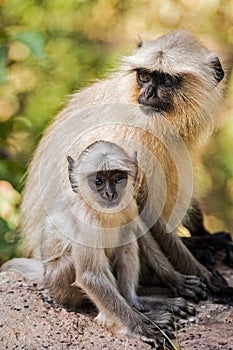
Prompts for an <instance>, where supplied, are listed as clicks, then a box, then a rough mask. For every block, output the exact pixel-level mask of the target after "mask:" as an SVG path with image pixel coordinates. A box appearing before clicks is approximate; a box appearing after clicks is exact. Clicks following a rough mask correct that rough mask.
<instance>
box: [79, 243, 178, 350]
mask: <svg viewBox="0 0 233 350" xmlns="http://www.w3.org/2000/svg"><path fill="white" fill-rule="evenodd" d="M73 258H74V264H75V272H76V279H75V283H74V285H76V286H78V287H81V288H82V289H83V290H84V291H85V293H86V294H87V295H88V297H89V298H90V299H91V300H92V301H93V302H94V303H95V305H96V306H97V308H98V310H99V312H100V314H101V315H100V316H99V317H97V320H99V321H100V320H105V322H107V324H115V325H116V326H117V327H118V329H119V332H120V333H122V334H127V335H130V336H134V337H138V338H141V339H142V340H146V341H150V342H152V343H153V344H155V346H156V347H157V348H159V347H160V345H161V342H162V339H161V333H160V332H158V331H157V329H156V328H157V327H156V326H155V324H152V323H151V322H150V321H148V320H147V319H145V318H144V317H143V315H141V314H138V313H137V312H136V311H134V310H133V309H132V308H131V307H130V305H129V304H128V303H127V301H126V300H125V298H124V297H123V296H122V295H121V294H120V293H119V290H118V289H117V283H116V280H115V278H114V276H113V274H112V272H111V269H110V266H109V261H108V258H107V257H106V255H105V252H104V250H103V249H95V248H91V247H84V246H82V247H81V246H78V245H76V246H75V247H73ZM125 268H127V266H126V267H125ZM154 322H155V323H157V325H158V326H159V327H161V328H163V329H164V328H166V326H167V325H170V323H171V322H172V315H171V314H169V313H164V314H163V315H159V313H158V318H157V320H156V319H154ZM155 338H156V339H155Z"/></svg>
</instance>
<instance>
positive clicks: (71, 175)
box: [67, 156, 78, 193]
mask: <svg viewBox="0 0 233 350" xmlns="http://www.w3.org/2000/svg"><path fill="white" fill-rule="evenodd" d="M67 160H68V171H69V180H70V184H71V187H72V190H73V192H76V193H77V192H78V183H77V181H76V179H75V175H74V173H73V170H74V164H75V161H74V159H73V158H72V157H71V156H68V157H67Z"/></svg>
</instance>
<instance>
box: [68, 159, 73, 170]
mask: <svg viewBox="0 0 233 350" xmlns="http://www.w3.org/2000/svg"><path fill="white" fill-rule="evenodd" d="M67 160H68V163H69V170H71V169H73V166H74V159H73V158H72V157H71V156H67Z"/></svg>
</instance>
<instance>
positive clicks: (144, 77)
mask: <svg viewBox="0 0 233 350" xmlns="http://www.w3.org/2000/svg"><path fill="white" fill-rule="evenodd" d="M138 79H139V80H140V81H141V82H142V83H147V82H148V81H149V80H150V74H149V73H147V72H138Z"/></svg>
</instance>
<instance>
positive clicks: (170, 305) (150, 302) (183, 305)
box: [140, 296, 196, 318]
mask: <svg viewBox="0 0 233 350" xmlns="http://www.w3.org/2000/svg"><path fill="white" fill-rule="evenodd" d="M140 301H141V304H143V305H144V306H146V307H145V308H147V309H150V310H154V311H158V312H161V311H162V312H164V313H165V312H169V313H172V314H173V316H177V317H178V318H187V317H188V316H189V315H194V314H195V313H196V310H195V307H194V306H193V304H191V303H189V302H187V301H186V300H185V299H184V298H181V297H180V298H167V297H160V296H142V297H140Z"/></svg>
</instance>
